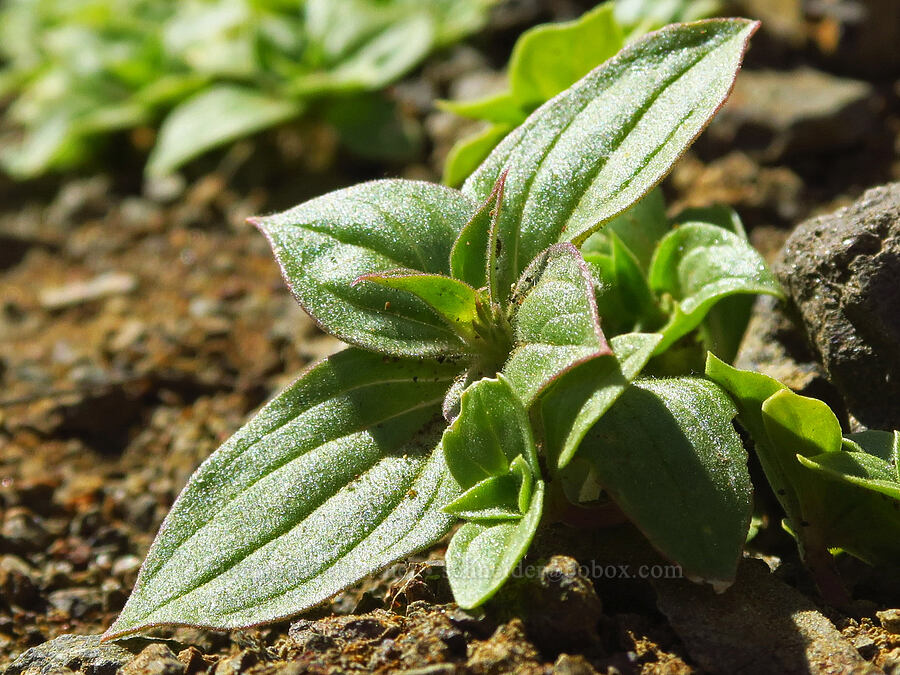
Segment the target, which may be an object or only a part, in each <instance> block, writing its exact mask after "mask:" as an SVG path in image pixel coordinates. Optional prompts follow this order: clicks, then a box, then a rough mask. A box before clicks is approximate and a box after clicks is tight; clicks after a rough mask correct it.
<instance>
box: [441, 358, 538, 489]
mask: <svg viewBox="0 0 900 675" xmlns="http://www.w3.org/2000/svg"><path fill="white" fill-rule="evenodd" d="M441 444H442V446H443V448H444V456H445V459H446V462H447V466H448V467H449V468H450V473H451V474H453V477H454V478H455V479H456V482H457V483H459V485H460V486H461V487H462V488H463V489H464V490H467V489H469V488H470V487H472V486H473V485H476V484H478V483H480V482H481V481H483V480H485V479H487V478H491V477H496V476H503V475H505V474H507V473H508V472H509V468H510V465H511V464H512V463H513V462H514V460H515V459H516V458H517V457H519V456H522V457H523V458H524V459H525V461H526V463H527V464H528V466H530V467H531V470H532V471H533V472H534V473H535V474H538V473H539V468H538V462H537V452H536V450H535V446H534V438H533V436H532V433H531V425H530V424H529V422H528V416H527V415H526V413H525V408H524V407H523V405H522V402H521V401H520V400H519V398H518V397H517V396H516V394H515V392H514V391H513V389H512V387H511V386H510V384H509V382H508V381H507V380H506V378H505V377H503V376H502V375H498V376H497V379H490V378H484V379H481V380H479V381H478V382H476V383H475V384H473V385H471V386H470V387H468V388H467V389H466V390H465V392H463V395H462V399H461V402H460V413H459V416H458V417H457V418H456V419H455V420H454V421H453V424H451V425H450V426H449V427H447V430H446V431H445V432H444V437H443V439H442V441H441Z"/></svg>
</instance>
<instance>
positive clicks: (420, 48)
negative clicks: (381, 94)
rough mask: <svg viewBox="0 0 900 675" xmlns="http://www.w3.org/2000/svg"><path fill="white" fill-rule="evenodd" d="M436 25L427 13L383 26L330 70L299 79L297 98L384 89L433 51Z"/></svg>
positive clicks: (294, 85) (292, 90) (296, 85)
mask: <svg viewBox="0 0 900 675" xmlns="http://www.w3.org/2000/svg"><path fill="white" fill-rule="evenodd" d="M434 38H435V35H434V24H433V21H432V19H431V17H430V16H428V14H427V13H425V12H421V13H414V14H412V15H411V16H406V17H402V18H398V19H397V20H396V21H394V22H391V23H388V24H386V25H384V26H383V27H382V28H381V29H380V30H379V31H378V32H376V33H374V34H372V35H369V36H367V37H366V38H365V41H364V42H363V43H362V44H360V45H357V46H356V47H355V48H354V49H353V50H352V51H348V52H345V53H344V54H342V58H341V59H340V61H338V62H336V63H334V64H332V65H331V67H330V68H328V69H325V70H321V71H318V72H314V73H310V74H309V75H305V76H301V77H299V78H298V79H297V80H296V81H295V82H294V84H293V86H292V87H291V93H292V94H294V95H295V96H308V95H322V94H326V93H335V92H351V91H359V90H363V89H381V88H382V87H385V86H386V85H388V84H390V83H391V82H393V81H394V80H396V79H398V78H399V77H400V76H402V75H404V74H406V73H407V72H409V71H410V70H411V69H412V68H413V66H415V65H416V64H417V63H418V62H419V61H421V60H422V59H423V58H424V57H425V55H426V54H427V53H428V52H429V51H431V48H432V46H433V45H434Z"/></svg>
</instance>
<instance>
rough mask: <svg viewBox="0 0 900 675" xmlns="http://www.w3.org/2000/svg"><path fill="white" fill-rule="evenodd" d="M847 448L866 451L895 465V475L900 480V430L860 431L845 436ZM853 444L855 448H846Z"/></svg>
mask: <svg viewBox="0 0 900 675" xmlns="http://www.w3.org/2000/svg"><path fill="white" fill-rule="evenodd" d="M844 444H845V449H848V450H852V451H856V452H865V453H868V454H870V455H873V456H875V457H878V458H879V459H881V460H884V461H885V462H887V463H888V464H890V465H891V466H892V467H893V470H894V477H895V478H896V479H898V480H900V431H876V430H873V429H869V430H868V431H860V432H858V433H855V434H850V435H849V436H847V437H846V438H844ZM847 445H853V448H846V446H847Z"/></svg>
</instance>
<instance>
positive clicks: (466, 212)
mask: <svg viewBox="0 0 900 675" xmlns="http://www.w3.org/2000/svg"><path fill="white" fill-rule="evenodd" d="M475 208H476V207H475V205H474V204H472V203H471V202H470V201H469V200H468V199H467V198H466V197H464V196H463V195H462V194H460V193H459V192H457V191H456V190H452V189H450V188H446V187H442V186H439V185H434V184H431V183H423V182H418V181H405V180H382V181H373V182H370V183H363V184H361V185H357V186H354V187H351V188H347V189H344V190H338V191H337V192H332V193H329V194H327V195H324V196H322V197H318V198H316V199H313V200H311V201H308V202H306V203H304V204H301V205H300V206H297V207H295V208H293V209H291V210H289V211H285V212H284V213H281V214H278V215H274V216H268V217H264V218H258V219H256V220H254V221H253V222H254V223H255V224H256V225H257V226H258V227H259V228H260V229H261V230H262V231H263V233H264V234H265V235H266V237H267V238H268V239H269V242H270V243H271V245H272V249H273V250H274V252H275V256H276V258H277V259H278V262H279V264H280V265H281V269H282V273H283V275H284V278H285V280H286V281H287V283H288V285H289V286H290V287H291V291H292V292H293V294H294V297H296V298H297V301H298V302H299V303H300V304H301V305H302V306H303V308H304V309H305V310H306V311H307V312H309V314H310V315H311V316H312V317H313V318H314V319H315V320H316V321H317V322H318V323H319V325H320V326H322V328H324V329H325V330H326V331H328V332H329V333H332V334H333V335H336V336H337V337H339V338H341V339H342V340H344V341H345V342H349V343H351V344H355V345H358V346H360V347H364V348H366V349H371V350H374V351H381V352H387V353H392V354H397V355H407V356H433V355H438V354H444V355H461V354H464V353H466V346H465V344H464V342H463V341H462V340H461V339H460V338H459V336H458V335H457V334H456V333H455V332H454V331H452V330H451V329H450V328H449V327H448V326H447V325H446V323H445V322H444V321H443V320H442V319H441V318H440V317H439V316H438V315H437V314H436V313H435V312H434V311H433V310H432V309H431V308H430V307H429V306H428V305H427V304H426V303H425V302H423V301H422V300H420V299H418V298H416V297H414V296H412V295H411V294H409V293H407V292H404V291H400V290H396V289H392V288H385V287H383V286H378V285H375V284H358V285H357V286H355V287H354V286H353V285H352V284H353V282H354V281H355V280H356V279H357V278H358V277H360V276H362V275H364V274H373V273H378V272H384V271H386V270H392V269H397V268H407V269H414V270H418V271H420V272H425V273H428V274H442V275H445V276H448V275H449V273H450V269H449V259H450V249H451V247H452V246H453V242H454V240H455V239H456V237H457V234H458V233H459V231H460V229H462V227H463V226H464V225H465V223H466V222H467V221H468V220H469V218H470V217H471V215H472V214H473V213H474V212H475Z"/></svg>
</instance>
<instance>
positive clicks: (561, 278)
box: [501, 212, 612, 406]
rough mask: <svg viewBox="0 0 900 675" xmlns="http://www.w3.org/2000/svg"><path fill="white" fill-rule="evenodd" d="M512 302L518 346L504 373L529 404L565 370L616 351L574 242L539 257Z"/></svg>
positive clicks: (519, 286)
mask: <svg viewBox="0 0 900 675" xmlns="http://www.w3.org/2000/svg"><path fill="white" fill-rule="evenodd" d="M501 213H502V212H501ZM513 302H514V303H515V304H516V305H518V310H517V312H516V316H515V320H514V323H513V329H514V333H515V335H514V337H515V342H516V345H515V348H514V349H513V352H512V354H511V355H510V357H509V360H508V361H507V362H506V365H505V366H504V367H503V373H504V374H505V375H506V376H507V377H508V378H509V381H510V383H511V384H512V386H513V389H514V390H515V391H516V393H517V394H518V395H519V397H520V398H521V399H522V401H523V402H524V403H525V405H526V406H528V405H530V404H531V402H532V401H533V400H534V398H535V396H536V395H537V394H538V392H539V391H540V390H541V389H542V388H543V387H544V386H546V385H547V384H548V383H549V382H550V381H551V380H553V379H554V378H555V377H557V376H558V375H559V374H560V373H561V372H563V371H565V370H568V369H569V368H571V367H573V366H574V365H576V364H577V363H580V362H583V361H586V360H588V359H593V358H597V357H598V356H603V355H605V354H610V353H612V350H611V349H610V347H609V344H607V342H606V336H604V334H603V331H602V330H601V328H600V317H599V316H598V314H597V303H596V300H595V297H594V284H593V281H592V279H591V273H590V271H589V270H588V268H587V265H586V264H585V262H584V259H583V258H582V257H581V254H580V253H579V252H578V250H577V249H576V248H575V247H574V246H572V245H571V244H557V245H555V246H551V247H550V248H549V249H547V250H546V251H544V253H542V254H541V255H540V256H538V257H537V258H536V259H535V260H534V261H533V262H532V264H531V265H530V266H529V267H528V269H527V270H526V271H525V272H524V273H523V275H522V278H521V279H520V281H519V284H518V286H517V287H516V290H515V293H514V294H513Z"/></svg>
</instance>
